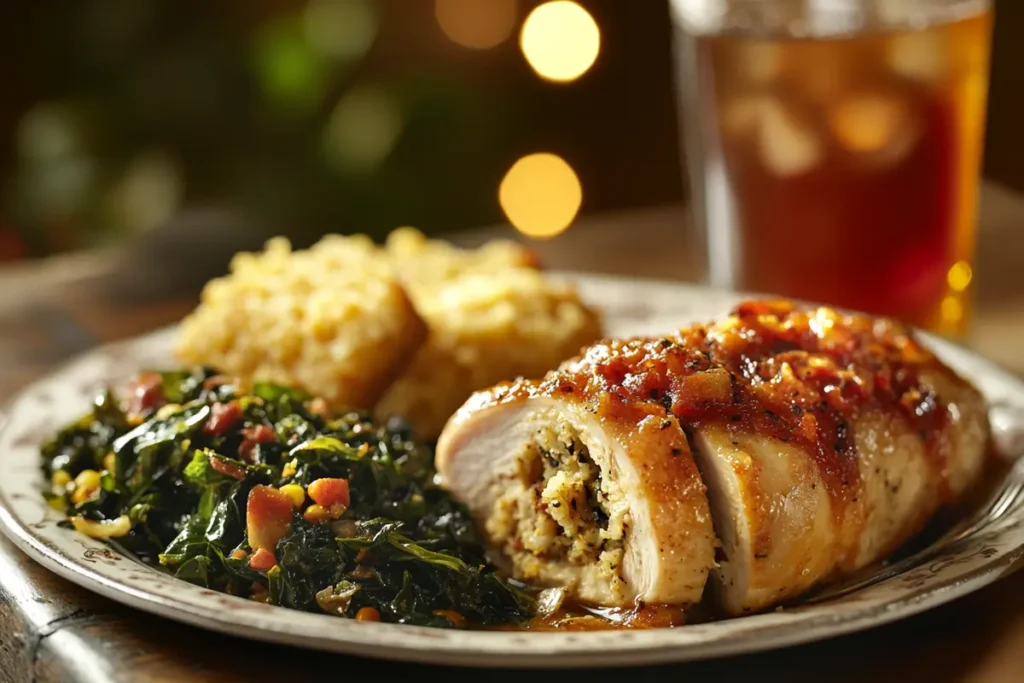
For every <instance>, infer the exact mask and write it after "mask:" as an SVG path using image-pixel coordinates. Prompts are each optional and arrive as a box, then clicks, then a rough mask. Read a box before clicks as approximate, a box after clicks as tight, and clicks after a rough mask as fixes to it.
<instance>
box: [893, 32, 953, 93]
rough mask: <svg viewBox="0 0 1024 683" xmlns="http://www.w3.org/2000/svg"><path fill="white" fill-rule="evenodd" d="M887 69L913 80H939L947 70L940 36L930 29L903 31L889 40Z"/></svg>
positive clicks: (948, 61)
mask: <svg viewBox="0 0 1024 683" xmlns="http://www.w3.org/2000/svg"><path fill="white" fill-rule="evenodd" d="M886 57H887V61H888V64H889V68H890V69H892V70H893V71H894V72H895V73H897V74H899V75H900V76H903V77H905V78H909V79H912V80H915V81H922V82H925V83H939V82H940V81H942V79H943V78H945V77H946V75H947V74H948V73H949V69H950V54H949V50H948V49H947V47H946V45H945V43H944V41H943V40H942V36H941V35H939V34H937V33H935V32H932V31H921V32H916V33H903V34H900V35H897V36H895V37H894V38H892V40H890V41H889V46H888V49H887V51H886Z"/></svg>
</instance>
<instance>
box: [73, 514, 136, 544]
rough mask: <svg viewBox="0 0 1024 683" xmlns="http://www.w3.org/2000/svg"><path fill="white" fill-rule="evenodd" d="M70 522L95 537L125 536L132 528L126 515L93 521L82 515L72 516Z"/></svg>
mask: <svg viewBox="0 0 1024 683" xmlns="http://www.w3.org/2000/svg"><path fill="white" fill-rule="evenodd" d="M71 524H72V525H73V526H74V527H75V529H76V530H78V532H79V533H83V534H85V535H86V536H89V537H91V538H97V539H101V540H103V539H108V538H119V537H121V536H125V535H127V534H128V532H129V531H131V530H132V521H131V520H130V519H129V518H128V516H127V515H121V516H120V517H118V518H117V519H114V520H104V521H102V522H95V521H93V520H91V519H85V518H83V517H72V518H71Z"/></svg>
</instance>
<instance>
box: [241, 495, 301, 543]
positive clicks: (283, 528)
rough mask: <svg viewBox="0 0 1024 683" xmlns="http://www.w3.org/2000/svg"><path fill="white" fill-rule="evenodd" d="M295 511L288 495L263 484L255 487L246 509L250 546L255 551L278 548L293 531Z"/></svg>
mask: <svg viewBox="0 0 1024 683" xmlns="http://www.w3.org/2000/svg"><path fill="white" fill-rule="evenodd" d="M293 509H294V504H293V503H292V499H291V497H290V496H289V495H288V494H287V493H282V492H281V491H279V490H278V489H275V488H273V487H270V486H263V485H262V484H260V485H257V486H254V487H253V488H252V491H250V492H249V502H248V506H247V509H246V531H247V533H248V538H249V545H251V546H252V547H253V549H255V550H259V549H260V548H273V547H274V546H276V545H277V542H278V541H280V540H281V539H282V538H284V537H285V536H286V535H287V534H288V531H289V530H290V529H291V525H292V511H293Z"/></svg>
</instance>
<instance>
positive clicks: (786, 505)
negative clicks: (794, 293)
mask: <svg viewBox="0 0 1024 683" xmlns="http://www.w3.org/2000/svg"><path fill="white" fill-rule="evenodd" d="M985 416H986V411H985V405H984V401H983V399H982V397H981V395H980V394H979V392H978V391H977V390H976V389H974V388H973V387H972V386H971V385H970V384H969V383H968V382H966V381H965V380H963V379H962V378H960V377H959V376H957V375H956V374H955V373H954V372H953V371H952V370H950V369H949V368H947V367H946V366H944V365H943V364H942V363H941V362H940V361H939V360H938V359H937V358H936V357H935V356H934V355H933V354H932V353H931V352H930V351H928V350H927V349H925V348H924V347H922V346H921V345H920V344H919V343H918V342H917V341H916V340H915V339H914V337H913V335H912V334H911V333H909V332H908V331H907V330H906V329H904V328H903V327H901V326H899V325H898V324H896V323H893V322H890V321H887V320H878V319H873V318H869V317H865V316H849V315H841V314H839V313H837V312H835V311H832V310H830V309H827V308H816V309H815V308H806V309H805V308H800V307H797V306H795V305H793V304H790V303H788V302H783V301H765V302H748V303H745V304H743V305H741V306H739V307H737V308H736V309H735V310H734V311H733V312H732V313H731V314H729V315H728V316H725V317H723V318H721V319H720V320H718V321H715V322H714V323H711V324H708V325H697V326H693V327H690V328H686V329H683V330H680V331H679V332H677V333H675V334H673V335H670V336H668V337H665V338H662V339H629V340H619V341H606V342H601V343H599V344H596V345H594V346H591V347H589V348H587V349H585V350H584V351H583V352H582V354H581V355H580V356H579V357H578V358H575V359H573V360H571V361H568V362H566V363H565V364H563V366H562V367H560V368H559V369H557V370H556V371H553V372H551V373H550V374H549V375H548V376H547V377H545V378H543V379H541V380H520V381H518V382H515V383H511V384H503V385H499V386H498V387H495V388H493V389H491V390H489V391H486V392H481V393H479V394H477V395H475V396H474V397H473V398H472V399H471V400H470V401H469V402H468V403H467V404H466V405H465V406H464V407H463V408H462V409H461V410H460V411H459V412H458V413H457V414H456V415H455V416H454V417H453V418H452V420H451V421H450V422H449V424H448V426H447V427H446V428H445V430H444V432H443V433H442V435H441V438H440V440H439V442H438V451H437V467H438V471H439V473H440V475H441V477H442V479H443V481H444V483H445V485H446V486H448V487H449V489H450V490H451V491H452V492H453V493H454V494H455V495H456V496H457V497H458V498H460V499H461V500H463V501H464V502H465V503H467V504H468V506H469V507H470V509H471V511H472V512H473V514H474V515H475V517H476V519H477V520H478V522H479V523H480V525H481V526H482V527H483V528H484V530H485V532H486V535H487V538H488V539H489V541H490V543H491V544H492V545H493V547H494V548H495V550H496V551H497V552H498V553H499V554H500V555H501V556H502V557H503V558H504V560H505V561H506V562H507V564H508V566H509V568H510V569H511V571H512V572H513V573H514V574H515V575H516V576H517V577H519V578H522V579H524V580H527V581H533V582H537V583H540V584H543V585H559V586H564V587H566V588H567V589H569V591H570V592H572V593H573V594H575V595H576V597H578V598H579V599H580V600H582V601H585V602H591V603H596V604H600V605H608V606H623V605H627V604H632V603H633V602H634V601H637V600H639V601H644V602H661V603H672V604H678V603H689V602H696V601H698V600H700V599H701V598H702V596H703V595H704V593H705V587H706V586H705V584H708V586H707V587H708V588H709V590H708V591H707V594H708V597H709V598H710V599H711V600H713V601H714V602H715V603H716V604H717V605H718V606H719V607H720V608H721V609H722V611H724V612H725V613H728V614H742V613H745V612H748V611H753V610H758V609H762V608H765V607H768V606H771V605H774V604H776V603H778V602H781V601H785V600H788V599H791V598H794V597H796V596H799V595H801V594H802V593H804V592H806V591H807V590H808V589H810V588H812V587H814V586H816V585H818V584H821V583H823V582H826V581H829V580H834V579H837V578H841V577H842V576H844V575H846V574H849V573H851V572H853V571H855V570H857V569H859V568H862V567H864V566H865V565H867V564H870V563H872V562H875V561H877V560H879V559H882V558H884V557H885V556H887V555H888V554H890V553H892V552H893V551H894V550H895V549H897V548H898V547H899V546H900V545H901V544H902V543H904V542H906V541H907V540H908V539H909V538H910V537H912V536H913V535H914V534H916V533H917V532H918V531H920V530H921V529H922V528H923V526H924V525H925V524H926V523H927V522H928V521H929V519H931V518H932V516H933V515H934V514H935V513H936V512H937V511H938V510H939V509H940V508H941V507H942V506H943V505H945V504H948V503H951V502H953V501H956V500H957V499H959V498H960V497H962V496H963V495H964V493H965V492H966V491H967V490H968V489H969V488H970V487H971V486H972V485H973V484H974V483H975V482H976V481H977V480H978V479H979V477H980V476H981V471H982V468H983V464H984V453H985V450H986V442H987V436H988V425H987V421H986V417H985ZM709 579H710V580H709Z"/></svg>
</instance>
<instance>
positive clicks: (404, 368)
mask: <svg viewBox="0 0 1024 683" xmlns="http://www.w3.org/2000/svg"><path fill="white" fill-rule="evenodd" d="M601 333H602V330H601V321H600V318H599V316H598V314H597V313H596V312H595V311H593V310H592V309H590V308H589V307H587V306H586V305H584V304H583V303H582V302H581V301H580V300H579V297H578V295H577V293H576V291H575V289H574V288H573V287H571V286H569V285H565V284H560V283H555V282H552V281H549V280H548V278H546V277H545V276H544V274H543V273H542V272H541V271H540V269H539V263H538V261H537V258H536V257H535V255H534V254H533V253H532V252H531V251H530V250H529V249H527V248H525V247H524V246H522V245H520V244H517V243H515V242H511V241H493V242H489V243H488V244H486V245H484V246H482V247H480V248H478V249H464V248H459V247H455V246H453V245H451V244H449V243H447V242H444V241H441V240H430V239H427V238H426V237H425V236H424V235H423V234H422V233H420V232H419V231H417V230H415V229H413V228H399V229H397V230H395V231H393V232H392V233H391V234H390V235H389V236H388V238H387V240H386V242H385V243H384V244H383V245H377V244H375V243H374V242H373V241H372V240H371V239H370V238H369V237H367V236H365V235H354V236H341V235H328V236H325V237H324V238H323V239H321V240H320V241H319V242H318V243H317V244H315V245H314V246H313V247H311V248H310V249H308V250H305V251H292V250H291V247H290V245H289V243H288V242H287V240H284V239H283V238H277V239H275V240H271V241H270V242H268V244H267V248H266V250H265V251H264V252H263V253H260V254H239V255H238V256H237V257H236V258H235V259H234V261H233V263H232V267H231V274H230V275H229V276H228V277H225V278H220V279H217V280H214V281H212V282H210V283H209V284H208V285H207V287H206V289H205V290H204V292H203V297H202V302H201V305H200V306H199V308H198V309H197V310H196V311H195V312H194V313H193V314H192V315H191V316H190V317H189V318H188V319H186V321H185V323H184V325H183V327H182V332H181V337H180V340H179V344H178V353H179V356H180V357H181V358H182V359H183V360H185V361H188V362H192V363H203V364H206V365H212V366H214V367H216V368H218V369H220V370H222V371H225V372H230V373H232V374H237V375H241V376H244V377H253V378H256V379H267V380H270V381H275V382H280V383H282V384H290V385H293V386H298V387H301V388H303V389H305V390H307V391H309V392H311V393H313V394H315V395H318V396H321V397H323V398H324V399H325V400H326V401H327V402H328V404H329V405H331V406H332V407H335V408H348V407H359V408H367V409H374V412H375V414H376V415H377V417H380V418H385V417H389V416H392V415H398V416H402V417H405V418H406V419H408V420H409V421H411V422H412V424H413V425H414V426H415V428H416V431H417V432H418V433H419V434H420V435H422V436H424V437H428V438H430V437H435V436H437V435H438V434H439V433H440V432H441V429H442V428H443V427H444V424H445V422H446V421H447V420H448V417H449V416H450V415H451V414H452V413H453V412H454V411H455V409H456V408H458V407H459V406H460V405H461V404H462V403H463V401H465V400H466V399H467V398H468V397H469V395H470V394H471V393H473V391H476V390H478V389H483V388H485V387H488V386H491V385H492V384H494V383H496V382H500V381H502V380H506V379H515V378H516V377H518V376H520V375H529V376H534V375H540V374H543V373H544V372H546V371H547V370H549V369H551V368H552V367H555V366H556V365H557V364H558V363H560V362H561V361H562V360H564V359H566V358H568V357H570V356H572V355H574V354H575V353H576V352H577V351H578V350H579V349H580V348H581V347H582V346H584V345H586V344H588V343H590V342H593V341H595V340H596V339H597V338H598V337H600V336H601Z"/></svg>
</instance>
